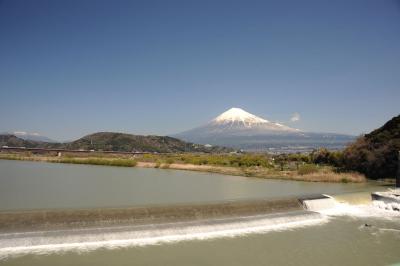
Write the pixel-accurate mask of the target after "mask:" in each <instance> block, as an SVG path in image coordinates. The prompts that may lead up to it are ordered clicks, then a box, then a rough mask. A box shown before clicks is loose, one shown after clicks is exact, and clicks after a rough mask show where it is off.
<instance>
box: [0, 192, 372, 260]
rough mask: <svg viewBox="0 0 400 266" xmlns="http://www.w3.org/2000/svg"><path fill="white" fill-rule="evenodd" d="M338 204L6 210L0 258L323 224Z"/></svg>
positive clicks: (321, 200) (318, 198) (0, 222)
mask: <svg viewBox="0 0 400 266" xmlns="http://www.w3.org/2000/svg"><path fill="white" fill-rule="evenodd" d="M366 194H367V193H366ZM349 198H351V197H349V195H346V196H342V197H340V200H341V201H342V202H345V201H347V200H348V199H349ZM357 198H358V199H360V198H364V195H361V196H360V195H357ZM351 200H353V199H351ZM357 201H358V200H357ZM336 203H338V201H336V197H335V198H332V197H331V196H328V195H310V196H307V197H293V198H284V199H273V200H271V199H268V200H267V199H265V200H245V201H242V200H240V201H227V202H216V203H204V204H190V205H168V206H146V207H132V208H112V209H110V208H109V209H75V210H31V211H8V212H5V211H3V212H0V261H1V260H2V259H7V258H9V257H10V256H14V255H21V254H28V253H38V254H43V253H47V252H55V251H65V250H79V251H81V250H86V251H87V250H93V249H97V248H119V247H127V246H143V245H152V244H158V243H169V242H176V241H184V240H195V239H197V240H204V239H211V238H219V237H234V236H240V235H244V234H252V233H264V232H269V231H275V230H278V231H280V230H286V229H290V228H297V227H303V226H312V225H321V224H325V223H326V222H328V220H329V219H328V218H327V216H326V215H325V214H322V213H321V212H319V210H321V209H325V208H331V207H332V204H336Z"/></svg>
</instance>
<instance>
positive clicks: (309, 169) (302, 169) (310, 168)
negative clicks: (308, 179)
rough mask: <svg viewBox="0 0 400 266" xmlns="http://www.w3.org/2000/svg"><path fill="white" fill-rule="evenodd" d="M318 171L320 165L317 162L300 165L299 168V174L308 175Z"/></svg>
mask: <svg viewBox="0 0 400 266" xmlns="http://www.w3.org/2000/svg"><path fill="white" fill-rule="evenodd" d="M316 172H318V166H316V165H315V164H303V165H300V166H299V170H297V173H298V174H299V175H308V174H312V173H316Z"/></svg>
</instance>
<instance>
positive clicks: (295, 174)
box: [0, 154, 366, 183]
mask: <svg viewBox="0 0 400 266" xmlns="http://www.w3.org/2000/svg"><path fill="white" fill-rule="evenodd" d="M0 159H8V160H27V161H43V162H53V163H72V164H91V165H108V166H124V167H134V166H137V167H144V168H161V169H174V170H188V171H199V172H209V173H218V174H225V175H236V176H247V177H256V178H268V179H282V180H294V181H307V182H330V183H362V182H366V178H365V176H364V175H362V174H359V173H339V172H336V171H335V169H333V168H332V167H320V166H316V165H304V166H300V167H299V169H298V170H286V171H280V170H277V169H276V168H266V167H262V166H253V167H234V166H216V165H197V164H189V163H162V162H160V161H157V162H143V161H140V159H133V158H131V159H128V158H114V157H113V158H104V157H102V158H98V157H70V156H62V157H49V156H41V155H35V156H32V155H30V156H25V155H22V154H0Z"/></svg>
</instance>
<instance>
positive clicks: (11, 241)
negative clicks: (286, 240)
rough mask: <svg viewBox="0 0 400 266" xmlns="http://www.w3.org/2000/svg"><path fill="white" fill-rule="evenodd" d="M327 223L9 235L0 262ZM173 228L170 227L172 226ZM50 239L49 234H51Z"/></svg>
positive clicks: (0, 245) (309, 216) (262, 219)
mask: <svg viewBox="0 0 400 266" xmlns="http://www.w3.org/2000/svg"><path fill="white" fill-rule="evenodd" d="M326 222H328V219H326V218H325V217H323V216H322V215H320V214H318V213H312V212H309V213H304V214H301V215H290V216H279V217H276V216H274V217H271V216H268V215H264V216H262V215H260V216H254V219H253V218H252V217H246V219H242V220H240V219H239V220H238V221H230V222H227V223H224V222H222V223H221V222H219V223H217V224H207V223H205V224H196V225H194V224H193V223H192V224H190V223H188V225H186V226H185V225H183V224H184V223H179V226H175V227H173V226H171V227H166V228H163V229H157V226H155V227H154V229H147V230H140V231H135V230H133V231H121V232H112V231H111V232H107V230H105V232H104V233H98V232H96V233H93V232H92V233H79V234H68V233H63V234H62V235H59V234H55V235H54V236H49V232H43V233H42V234H39V235H37V233H36V234H35V233H34V234H32V233H29V232H28V233H26V237H24V233H18V235H17V237H10V235H11V234H3V235H2V234H0V259H2V260H4V259H8V258H11V257H15V256H20V255H25V254H50V253H53V252H65V251H77V252H85V251H91V250H95V249H99V248H107V249H114V248H122V247H134V246H146V245H156V244H161V243H174V242H178V241H185V240H206V239H213V238H223V237H237V236H243V235H247V234H256V233H266V232H271V231H282V230H291V229H294V228H298V227H305V226H315V225H320V224H325V223H326ZM171 225H172V224H171ZM50 235H51V234H50Z"/></svg>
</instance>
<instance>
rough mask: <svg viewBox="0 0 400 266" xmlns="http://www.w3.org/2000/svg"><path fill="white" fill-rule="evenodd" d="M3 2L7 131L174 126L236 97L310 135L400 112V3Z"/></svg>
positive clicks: (3, 120)
mask: <svg viewBox="0 0 400 266" xmlns="http://www.w3.org/2000/svg"><path fill="white" fill-rule="evenodd" d="M93 3H94V2H91V1H65V2H61V1H43V0H41V1H33V2H30V1H7V0H6V1H0V34H1V36H2V41H1V42H0V58H2V59H1V60H0V88H1V91H0V92H1V95H2V104H1V105H0V132H5V131H11V132H13V131H25V132H30V133H39V134H40V135H43V136H46V137H49V138H51V139H55V140H59V141H66V140H73V139H76V138H79V137H82V136H83V135H86V134H90V133H94V132H98V131H116V132H126V133H132V134H145V135H147V134H153V135H170V134H174V133H178V132H181V131H185V130H188V129H191V128H194V127H197V126H200V125H202V124H204V123H206V122H208V121H209V120H211V119H213V118H214V117H216V116H217V115H219V114H221V113H222V112H224V111H226V110H227V109H229V108H231V107H240V108H242V109H244V110H246V111H248V112H250V113H252V114H254V115H257V116H260V117H262V118H265V119H268V120H271V121H277V122H280V123H283V124H285V125H288V126H290V127H294V128H299V129H301V130H303V131H310V132H331V133H343V134H351V135H359V134H362V133H367V132H369V131H371V130H373V129H375V128H377V127H380V126H382V125H383V124H384V123H385V122H386V121H388V120H389V119H391V118H392V117H394V116H396V115H398V114H399V108H398V101H399V99H400V90H399V88H398V86H399V84H400V53H399V51H398V47H400V27H398V25H400V5H399V4H398V2H397V1H373V0H366V1H352V2H351V3H350V2H349V1H335V2H331V1H305V2H298V1H284V2H281V1H279V2H278V1H276V2H272V1H250V2H249V1H217V2H214V1H202V2H196V1H168V2H165V1H155V2H138V1H116V2H114V1H113V2H111V1H96V2H95V3H96V4H93Z"/></svg>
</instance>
